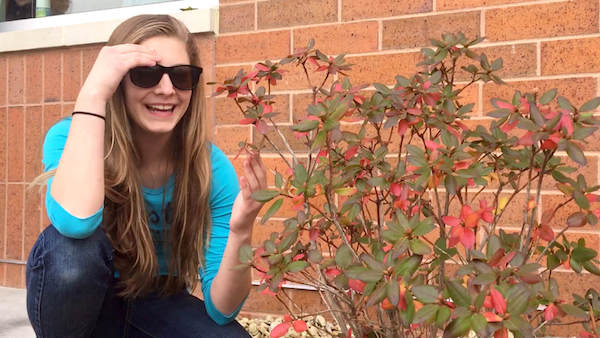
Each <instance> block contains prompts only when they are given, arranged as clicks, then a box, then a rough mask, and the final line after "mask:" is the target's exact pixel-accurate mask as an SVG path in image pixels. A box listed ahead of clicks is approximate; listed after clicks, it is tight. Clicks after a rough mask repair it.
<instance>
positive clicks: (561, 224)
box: [541, 195, 600, 233]
mask: <svg viewBox="0 0 600 338" xmlns="http://www.w3.org/2000/svg"><path fill="white" fill-rule="evenodd" d="M567 200H568V198H567V197H565V196H564V195H542V200H541V206H542V210H541V212H542V214H543V213H545V212H550V211H554V210H556V211H555V214H554V217H553V218H552V220H551V221H550V223H549V225H550V226H551V227H552V228H554V229H555V232H556V233H558V231H560V230H562V229H563V228H565V227H566V226H567V218H568V217H569V216H570V215H571V214H573V213H575V212H578V211H581V209H580V208H579V206H578V205H577V203H575V201H570V202H568V203H567V204H565V205H564V206H562V207H560V209H558V207H559V206H560V205H562V204H563V203H565V202H566V201H567ZM597 208H600V202H595V203H592V204H591V209H592V210H594V209H597ZM578 229H580V230H598V225H591V224H586V225H585V226H584V227H581V228H577V229H573V230H574V231H575V230H578Z"/></svg>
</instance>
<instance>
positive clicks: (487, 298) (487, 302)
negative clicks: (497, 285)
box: [483, 296, 494, 309]
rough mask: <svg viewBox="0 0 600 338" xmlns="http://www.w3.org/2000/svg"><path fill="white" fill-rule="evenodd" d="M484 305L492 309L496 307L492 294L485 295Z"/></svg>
mask: <svg viewBox="0 0 600 338" xmlns="http://www.w3.org/2000/svg"><path fill="white" fill-rule="evenodd" d="M483 307H485V308H488V309H491V308H493V307H494V303H492V297H490V296H485V299H484V300H483Z"/></svg>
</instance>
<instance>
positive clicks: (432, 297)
mask: <svg viewBox="0 0 600 338" xmlns="http://www.w3.org/2000/svg"><path fill="white" fill-rule="evenodd" d="M412 293H413V294H414V295H415V297H417V299H418V300H420V301H421V302H423V303H425V304H427V303H435V302H437V300H438V293H439V292H438V290H437V289H436V288H435V287H433V286H431V285H419V286H414V287H413V288H412Z"/></svg>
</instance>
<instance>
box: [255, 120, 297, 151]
mask: <svg viewBox="0 0 600 338" xmlns="http://www.w3.org/2000/svg"><path fill="white" fill-rule="evenodd" d="M279 130H280V131H281V133H282V134H283V135H284V136H285V138H286V140H287V142H288V143H289V145H290V147H291V148H292V150H293V151H294V152H296V153H300V152H302V153H306V152H307V150H308V147H307V146H306V145H305V144H304V143H305V142H306V139H305V137H296V135H295V134H294V132H293V131H292V129H291V127H290V126H279ZM252 132H253V133H254V144H260V143H261V142H262V144H263V145H264V146H265V148H264V149H263V152H265V153H267V152H268V153H274V152H275V148H273V146H271V144H270V143H269V142H268V141H267V140H264V141H262V139H263V136H262V134H260V133H259V132H258V131H257V130H256V128H252ZM266 136H267V137H268V138H269V140H270V141H271V142H272V143H273V144H274V145H275V146H276V147H277V148H278V149H279V151H281V152H282V153H283V154H284V155H287V154H288V151H287V147H286V146H285V144H284V142H283V141H282V139H281V137H280V136H279V134H278V133H277V132H276V131H275V129H274V128H272V127H270V129H269V132H268V133H267V134H266Z"/></svg>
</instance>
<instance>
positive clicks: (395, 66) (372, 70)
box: [347, 53, 423, 86]
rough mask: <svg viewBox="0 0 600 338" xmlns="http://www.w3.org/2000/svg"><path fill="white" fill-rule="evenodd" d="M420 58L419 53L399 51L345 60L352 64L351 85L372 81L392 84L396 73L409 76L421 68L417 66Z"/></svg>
mask: <svg viewBox="0 0 600 338" xmlns="http://www.w3.org/2000/svg"><path fill="white" fill-rule="evenodd" d="M422 59H423V58H422V54H421V53H401V54H389V55H372V56H360V57H349V58H348V59H347V62H348V63H351V64H353V66H352V70H351V71H350V72H349V76H350V79H351V80H352V84H353V85H355V86H358V85H361V84H366V83H373V82H379V83H383V84H387V85H392V84H394V83H395V82H396V80H395V76H396V75H403V76H406V77H409V76H411V75H413V74H414V73H416V72H417V71H420V70H422V67H417V63H419V62H421V60H422Z"/></svg>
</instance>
